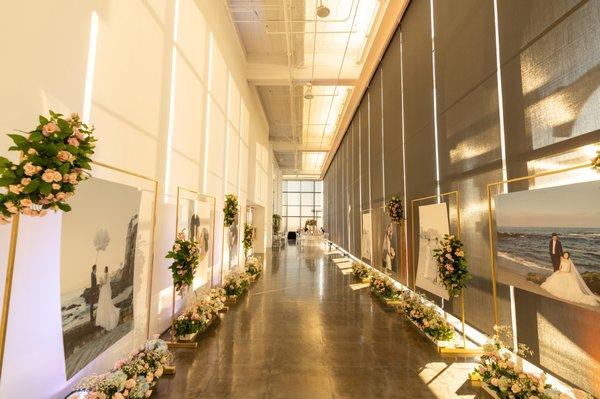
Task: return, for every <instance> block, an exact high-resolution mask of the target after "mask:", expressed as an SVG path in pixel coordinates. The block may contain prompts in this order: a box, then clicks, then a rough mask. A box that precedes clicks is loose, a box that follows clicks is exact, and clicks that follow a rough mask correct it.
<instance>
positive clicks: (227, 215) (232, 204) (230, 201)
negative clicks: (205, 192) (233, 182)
mask: <svg viewBox="0 0 600 399" xmlns="http://www.w3.org/2000/svg"><path fill="white" fill-rule="evenodd" d="M237 214H238V198H237V195H235V194H227V195H226V196H225V206H224V207H223V224H224V226H225V227H229V226H231V225H232V224H233V222H234V221H235V218H236V216H237Z"/></svg>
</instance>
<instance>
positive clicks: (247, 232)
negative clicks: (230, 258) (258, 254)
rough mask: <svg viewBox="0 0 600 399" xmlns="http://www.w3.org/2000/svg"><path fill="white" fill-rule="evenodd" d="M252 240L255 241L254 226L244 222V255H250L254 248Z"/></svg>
mask: <svg viewBox="0 0 600 399" xmlns="http://www.w3.org/2000/svg"><path fill="white" fill-rule="evenodd" d="M252 241H254V227H253V226H252V225H251V224H248V223H244V239H243V240H242V244H243V245H244V257H246V256H248V254H249V253H250V250H251V249H252Z"/></svg>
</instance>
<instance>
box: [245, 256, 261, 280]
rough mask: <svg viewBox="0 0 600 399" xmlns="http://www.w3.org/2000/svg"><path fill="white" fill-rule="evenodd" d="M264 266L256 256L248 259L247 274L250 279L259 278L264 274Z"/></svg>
mask: <svg viewBox="0 0 600 399" xmlns="http://www.w3.org/2000/svg"><path fill="white" fill-rule="evenodd" d="M262 271H263V265H262V263H261V262H260V260H259V259H258V258H255V257H254V256H252V257H250V258H248V260H247V261H246V273H247V274H248V275H249V276H250V278H257V277H258V276H260V275H261V274H262Z"/></svg>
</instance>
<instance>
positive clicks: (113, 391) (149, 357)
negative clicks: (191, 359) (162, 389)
mask: <svg viewBox="0 0 600 399" xmlns="http://www.w3.org/2000/svg"><path fill="white" fill-rule="evenodd" d="M172 364H173V355H172V354H171V352H169V349H168V347H167V343H166V342H165V341H163V340H161V339H152V340H149V341H147V342H146V343H145V344H144V345H143V346H142V347H141V348H139V349H137V350H135V351H133V352H131V353H130V354H129V355H128V356H127V357H125V358H124V359H122V360H119V361H118V362H117V363H116V364H115V366H114V367H113V369H112V370H111V371H109V372H107V373H104V374H100V375H97V374H94V375H90V376H88V377H85V378H83V379H82V380H81V381H79V382H78V383H77V385H76V386H75V389H76V391H75V392H73V393H71V394H70V395H69V396H67V398H68V399H82V398H85V399H125V398H127V399H142V398H148V397H150V395H152V390H153V389H154V387H155V386H156V384H157V382H158V380H159V379H160V377H161V376H162V375H163V373H164V370H165V368H166V367H168V366H170V365H172Z"/></svg>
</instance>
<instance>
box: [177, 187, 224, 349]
mask: <svg viewBox="0 0 600 399" xmlns="http://www.w3.org/2000/svg"><path fill="white" fill-rule="evenodd" d="M184 191H185V192H188V193H191V194H194V195H195V196H196V198H199V199H201V200H204V201H206V202H210V203H212V212H213V218H212V219H213V220H212V231H213V235H214V231H215V217H214V212H215V198H214V197H211V196H209V195H204V194H202V193H200V192H198V191H195V190H190V189H189V188H185V187H180V186H177V199H176V206H175V237H177V233H179V204H180V199H181V193H182V192H184ZM213 240H214V238H213ZM213 251H214V245H211V248H210V252H211V256H210V259H213V256H212V255H213ZM212 274H213V268H212V267H211V276H210V282H209V284H210V286H211V287H212V278H213V276H212ZM188 289H190V288H188ZM176 298H177V290H176V289H175V284H173V297H172V301H171V328H170V340H169V341H167V345H168V346H169V348H196V347H198V343H197V342H196V340H185V341H183V340H181V341H180V340H178V339H177V337H176V336H175V327H174V325H175V319H176V317H175V301H176Z"/></svg>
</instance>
